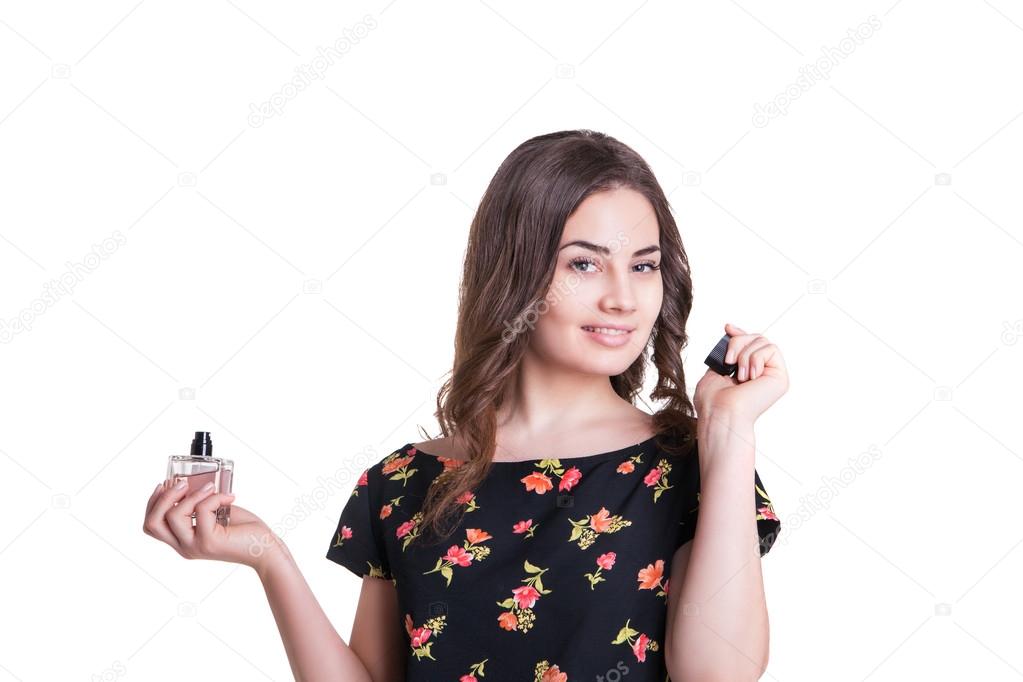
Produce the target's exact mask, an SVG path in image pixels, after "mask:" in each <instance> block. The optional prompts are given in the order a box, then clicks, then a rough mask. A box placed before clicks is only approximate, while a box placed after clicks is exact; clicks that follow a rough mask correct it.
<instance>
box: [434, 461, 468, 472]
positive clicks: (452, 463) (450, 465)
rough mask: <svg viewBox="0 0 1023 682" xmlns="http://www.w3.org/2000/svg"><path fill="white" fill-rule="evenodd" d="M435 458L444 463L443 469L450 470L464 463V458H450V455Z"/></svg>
mask: <svg viewBox="0 0 1023 682" xmlns="http://www.w3.org/2000/svg"><path fill="white" fill-rule="evenodd" d="M437 460H438V461H440V463H441V464H443V465H444V471H451V470H452V469H457V468H458V467H460V466H462V465H463V464H465V460H461V459H451V458H450V457H438V458H437ZM441 473H444V472H441Z"/></svg>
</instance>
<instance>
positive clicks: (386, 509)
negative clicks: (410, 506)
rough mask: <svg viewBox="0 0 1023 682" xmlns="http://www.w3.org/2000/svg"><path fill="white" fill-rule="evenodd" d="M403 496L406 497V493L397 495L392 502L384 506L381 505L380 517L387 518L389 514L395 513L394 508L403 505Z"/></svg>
mask: <svg viewBox="0 0 1023 682" xmlns="http://www.w3.org/2000/svg"><path fill="white" fill-rule="evenodd" d="M403 497H405V496H404V495H399V496H398V497H395V498H394V499H393V500H391V501H390V502H388V503H387V504H385V505H384V506H382V507H380V518H382V519H386V518H387V517H388V516H390V515H391V514H393V513H394V508H395V507H400V506H401V498H403Z"/></svg>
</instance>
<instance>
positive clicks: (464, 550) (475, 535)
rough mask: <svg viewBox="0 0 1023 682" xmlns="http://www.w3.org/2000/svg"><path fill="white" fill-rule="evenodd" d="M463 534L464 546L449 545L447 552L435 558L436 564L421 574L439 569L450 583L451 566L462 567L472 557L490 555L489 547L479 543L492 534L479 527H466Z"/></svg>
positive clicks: (481, 557) (478, 558)
mask: <svg viewBox="0 0 1023 682" xmlns="http://www.w3.org/2000/svg"><path fill="white" fill-rule="evenodd" d="M465 535H466V540H465V546H464V547H459V546H458V545H451V547H449V548H448V552H447V554H445V555H444V556H442V557H441V558H439V559H437V565H436V566H434V567H433V568H432V569H430V570H429V571H426V572H425V573H423V575H429V574H430V573H435V572H437V571H440V574H441V575H442V576H444V577H445V578H447V580H448V582H447V584H448V585H451V578H452V576H453V575H454V573H453V572H452V570H451V567H452V566H461V567H463V568H464V567H466V566H468V565H469V564H471V563H472V560H473V559H476V560H477V561H483V560H484V559H486V558H487V557H488V556H489V555H490V548H489V547H484V546H482V545H481V544H479V543H481V542H486V541H487V540H490V539H492V538H493V536H492V535H491V534H490V533H488V532H487V531H485V530H482V529H480V528H466V529H465Z"/></svg>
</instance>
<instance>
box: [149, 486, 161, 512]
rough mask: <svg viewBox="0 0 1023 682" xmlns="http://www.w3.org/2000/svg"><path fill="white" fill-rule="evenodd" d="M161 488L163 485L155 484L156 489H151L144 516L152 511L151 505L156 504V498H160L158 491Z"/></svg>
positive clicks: (159, 491)
mask: <svg viewBox="0 0 1023 682" xmlns="http://www.w3.org/2000/svg"><path fill="white" fill-rule="evenodd" d="M162 487H163V483H157V484H156V487H155V488H153V494H152V495H150V496H149V501H148V502H146V516H149V512H150V511H152V510H153V505H154V504H156V498H158V497H159V496H160V493H161V492H162V491H161V490H160V489H161V488H162Z"/></svg>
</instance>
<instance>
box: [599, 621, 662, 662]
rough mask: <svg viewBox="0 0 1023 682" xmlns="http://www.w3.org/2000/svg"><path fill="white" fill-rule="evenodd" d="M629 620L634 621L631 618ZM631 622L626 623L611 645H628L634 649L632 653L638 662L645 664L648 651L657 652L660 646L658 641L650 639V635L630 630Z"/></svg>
mask: <svg viewBox="0 0 1023 682" xmlns="http://www.w3.org/2000/svg"><path fill="white" fill-rule="evenodd" d="M629 620H632V619H631V618H630V619H629ZM629 620H626V621H625V627H623V628H622V629H621V630H619V631H618V636H617V637H615V638H614V640H613V641H612V642H611V643H612V644H628V645H629V647H630V648H631V649H632V653H633V654H634V655H635V656H636V660H637V661H639V662H640V663H643V662H644V661H646V652H647V649H649V650H650V651H657V649H658V644H657V642H656V641H654V640H652V639H650V637H649V636H648V635H646V634H644V633H642V632H639V631H638V630H633V629H632V628H630V627H629Z"/></svg>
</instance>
